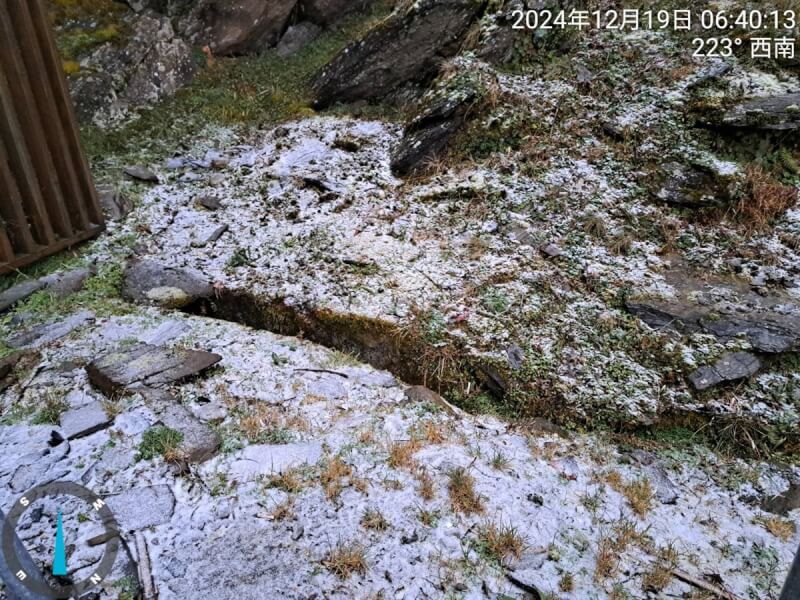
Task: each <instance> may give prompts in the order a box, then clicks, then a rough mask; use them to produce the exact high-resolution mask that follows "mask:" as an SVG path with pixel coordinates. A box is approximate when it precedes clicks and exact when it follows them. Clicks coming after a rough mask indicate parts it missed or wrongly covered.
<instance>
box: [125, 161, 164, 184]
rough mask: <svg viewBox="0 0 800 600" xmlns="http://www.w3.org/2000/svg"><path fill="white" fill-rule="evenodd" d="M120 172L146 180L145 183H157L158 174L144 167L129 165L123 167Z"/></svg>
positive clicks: (133, 177)
mask: <svg viewBox="0 0 800 600" xmlns="http://www.w3.org/2000/svg"><path fill="white" fill-rule="evenodd" d="M122 172H123V173H125V175H127V176H128V177H130V178H131V179H138V180H139V181H146V182H147V183H158V181H159V180H158V175H156V174H155V173H154V172H153V171H151V170H150V169H148V168H146V167H138V166H135V165H132V166H130V167H125V168H124V169H123V170H122Z"/></svg>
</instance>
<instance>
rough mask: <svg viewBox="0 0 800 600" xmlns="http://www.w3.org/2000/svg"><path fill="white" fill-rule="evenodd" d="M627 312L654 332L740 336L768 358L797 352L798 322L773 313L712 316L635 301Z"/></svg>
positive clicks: (693, 307) (676, 305)
mask: <svg viewBox="0 0 800 600" xmlns="http://www.w3.org/2000/svg"><path fill="white" fill-rule="evenodd" d="M626 306H627V308H628V310H629V311H630V312H631V313H632V314H634V315H636V316H638V317H639V318H640V319H642V320H643V321H644V322H645V323H647V324H648V325H650V326H651V327H653V328H656V329H663V328H665V327H669V328H672V329H676V330H678V331H681V332H684V333H694V332H698V331H702V332H705V333H710V334H713V335H715V336H717V337H719V338H721V339H723V340H729V339H733V338H735V337H738V336H743V337H745V338H746V339H747V341H748V342H750V344H751V345H752V346H753V348H754V349H756V350H758V351H761V352H766V353H770V354H774V353H780V352H789V351H796V350H797V349H798V348H800V318H799V317H797V316H792V315H784V314H779V313H775V312H768V313H760V314H755V313H754V314H751V315H746V316H739V315H712V313H711V311H710V310H709V309H708V308H706V307H703V306H699V305H697V304H692V303H688V302H665V301H658V300H652V301H650V300H636V301H629V302H627V303H626Z"/></svg>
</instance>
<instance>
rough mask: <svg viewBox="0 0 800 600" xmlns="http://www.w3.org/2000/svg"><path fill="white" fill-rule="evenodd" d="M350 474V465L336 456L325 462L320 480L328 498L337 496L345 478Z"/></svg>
mask: <svg viewBox="0 0 800 600" xmlns="http://www.w3.org/2000/svg"><path fill="white" fill-rule="evenodd" d="M352 474H353V469H352V467H351V466H350V465H348V464H347V463H346V462H344V461H343V460H342V459H341V458H340V457H338V456H337V457H335V458H333V459H331V460H329V461H328V462H327V463H326V464H325V466H324V467H323V469H322V472H321V473H320V481H321V482H322V489H324V490H325V495H326V496H327V497H328V500H335V499H337V498H338V497H339V494H341V492H342V488H343V487H344V485H345V483H346V481H345V480H346V479H348V478H349V477H351V476H352Z"/></svg>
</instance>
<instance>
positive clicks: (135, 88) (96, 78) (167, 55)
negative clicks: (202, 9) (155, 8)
mask: <svg viewBox="0 0 800 600" xmlns="http://www.w3.org/2000/svg"><path fill="white" fill-rule="evenodd" d="M125 24H126V25H129V26H130V30H131V33H130V35H129V36H128V37H127V39H125V40H122V39H115V40H113V41H111V42H107V43H105V44H101V45H100V46H98V47H96V48H94V49H93V50H92V51H91V54H89V55H87V56H83V57H81V61H80V62H81V65H82V69H81V71H80V73H78V75H77V76H76V77H73V78H71V79H70V92H71V95H72V98H73V100H74V102H75V105H76V109H77V113H78V117H79V118H80V119H81V121H83V122H91V121H93V120H95V119H97V118H99V119H100V120H101V121H102V120H103V118H104V117H106V116H108V115H109V113H114V112H119V111H121V110H124V109H127V108H130V107H137V106H142V105H145V104H147V103H150V102H153V101H156V100H159V99H161V98H164V97H166V96H169V95H172V94H174V93H175V91H177V90H178V89H179V88H180V87H182V86H183V85H185V84H187V83H188V82H189V81H191V79H192V77H193V76H194V72H195V61H194V58H193V55H192V49H191V48H190V47H189V45H188V44H187V43H186V42H185V41H183V40H182V39H181V38H180V37H178V36H177V35H176V34H175V31H174V29H173V27H172V23H171V21H170V19H169V18H168V17H166V16H162V15H158V14H156V13H152V12H150V13H147V14H142V15H140V16H137V17H136V18H131V19H128V18H126V20H125ZM121 42H124V43H121Z"/></svg>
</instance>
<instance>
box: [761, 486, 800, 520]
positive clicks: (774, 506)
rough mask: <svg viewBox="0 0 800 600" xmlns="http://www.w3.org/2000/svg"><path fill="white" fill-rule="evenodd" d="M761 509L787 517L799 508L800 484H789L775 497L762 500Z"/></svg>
mask: <svg viewBox="0 0 800 600" xmlns="http://www.w3.org/2000/svg"><path fill="white" fill-rule="evenodd" d="M761 508H762V509H764V510H766V511H768V512H771V513H774V514H777V515H787V514H789V513H790V512H791V511H793V510H797V509H798V508H800V484H798V483H791V484H790V485H789V487H788V488H786V490H785V491H783V492H782V493H780V494H778V495H777V496H771V497H769V498H766V499H764V501H763V502H762V503H761Z"/></svg>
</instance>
